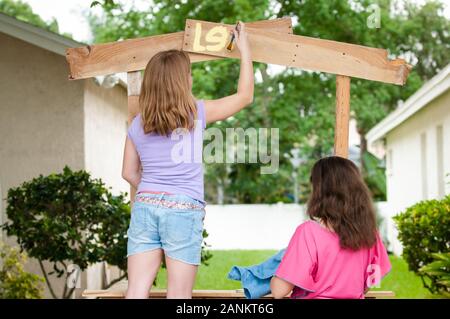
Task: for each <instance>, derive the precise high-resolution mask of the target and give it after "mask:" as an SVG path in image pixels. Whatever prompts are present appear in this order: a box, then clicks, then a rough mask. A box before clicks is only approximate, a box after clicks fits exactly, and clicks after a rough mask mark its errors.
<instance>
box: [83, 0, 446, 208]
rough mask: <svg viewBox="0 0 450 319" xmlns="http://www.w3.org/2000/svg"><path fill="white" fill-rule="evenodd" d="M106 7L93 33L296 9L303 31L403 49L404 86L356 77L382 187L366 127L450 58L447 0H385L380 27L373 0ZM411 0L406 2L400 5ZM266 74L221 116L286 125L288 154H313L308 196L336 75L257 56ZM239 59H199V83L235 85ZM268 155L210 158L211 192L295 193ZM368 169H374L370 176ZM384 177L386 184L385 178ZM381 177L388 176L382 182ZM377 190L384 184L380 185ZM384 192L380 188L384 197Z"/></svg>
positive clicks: (133, 32)
mask: <svg viewBox="0 0 450 319" xmlns="http://www.w3.org/2000/svg"><path fill="white" fill-rule="evenodd" d="M107 2H108V3H105V10H104V16H103V17H101V18H99V17H96V16H94V15H90V17H89V19H90V21H91V26H92V28H93V32H94V35H95V42H109V41H116V40H119V39H125V38H135V37H140V36H147V35H156V34H163V33H168V32H176V31H180V30H184V24H185V19H187V18H194V19H200V20H208V21H215V22H224V23H229V24H234V23H235V22H236V20H243V21H254V20H262V19H270V18H276V17H283V16H291V17H292V18H293V20H294V21H299V23H298V24H296V25H295V27H294V33H295V34H301V35H305V36H312V37H318V38H323V39H331V40H336V41H343V42H349V43H355V44H362V45H367V46H373V47H380V48H386V49H388V51H389V53H390V54H391V55H393V56H403V57H405V58H406V59H407V60H408V61H409V63H411V64H412V65H413V66H414V68H413V71H412V72H411V74H410V76H409V78H408V82H407V84H406V85H405V86H404V87H399V86H395V85H391V84H383V83H377V82H372V81H366V80H360V79H352V87H351V94H352V95H351V110H352V116H353V117H354V118H355V119H356V121H357V129H358V132H359V134H360V136H361V141H360V146H361V147H360V150H361V152H360V153H361V154H360V158H361V160H360V163H363V164H362V165H361V169H362V171H363V174H364V176H365V179H366V182H367V183H368V184H369V186H370V185H373V187H382V185H383V182H380V181H379V179H380V176H378V177H376V178H373V176H372V173H371V172H368V171H369V170H371V169H369V168H368V167H366V165H365V164H366V163H373V161H370V160H364V158H365V157H366V158H367V156H366V155H365V154H367V142H366V139H365V135H366V133H367V132H368V131H369V130H370V129H371V128H372V127H373V126H374V125H375V124H376V123H378V122H379V121H380V120H382V119H383V118H384V117H385V116H386V115H387V114H388V113H389V112H391V111H392V110H394V109H395V108H396V107H397V105H398V103H399V102H400V101H402V100H405V99H407V98H408V97H409V96H410V95H411V94H413V93H414V92H415V91H416V90H417V89H418V88H419V87H420V86H421V85H422V83H423V82H424V81H426V80H427V79H429V78H430V77H432V76H433V75H434V74H436V72H437V71H439V70H440V69H441V68H443V67H444V66H445V65H446V63H448V61H450V50H449V46H450V41H449V32H448V30H449V29H450V25H449V21H448V19H446V18H445V17H444V16H443V10H442V8H443V4H442V2H438V1H428V2H426V3H425V4H424V5H422V4H419V3H417V2H401V1H396V0H380V1H378V2H377V4H378V5H379V7H380V13H381V28H379V29H370V28H369V27H368V26H367V19H368V17H369V15H370V14H371V13H372V12H371V11H370V5H371V4H373V1H369V0H359V1H350V0H348V1H342V0H320V1H319V0H305V1H284V0H279V1H268V0H258V1H249V0H243V1H216V0H205V1H181V0H180V1H174V0H155V1H153V4H152V5H149V6H148V8H146V9H141V10H139V9H137V8H135V7H127V8H126V10H125V9H124V5H123V4H122V2H119V1H107ZM402 5H403V6H402ZM254 66H255V72H256V74H257V75H259V78H260V81H259V82H257V83H256V87H255V100H254V103H253V104H252V105H251V106H249V107H247V108H246V109H244V110H243V111H241V112H239V113H238V114H236V116H234V117H232V118H230V119H228V120H226V121H223V122H221V123H215V124H213V125H211V126H212V127H217V128H219V129H221V130H222V131H223V132H224V133H225V128H226V127H236V126H239V127H242V128H248V127H255V128H258V127H278V128H279V129H280V154H281V155H283V154H284V153H289V151H290V149H291V148H292V147H293V145H294V144H295V143H298V144H299V145H300V147H299V148H300V150H301V153H302V154H303V155H304V156H305V157H306V162H305V163H304V164H303V165H302V166H300V168H299V172H298V173H299V174H298V176H299V179H300V183H299V185H300V187H301V189H300V191H301V198H302V199H303V200H304V199H306V197H307V195H308V192H309V172H310V168H311V166H312V164H313V163H314V162H315V161H316V160H317V159H319V158H320V157H323V156H327V155H331V154H332V146H333V129H334V104H335V97H334V95H335V77H334V76H333V75H329V74H324V73H320V74H319V73H315V72H307V71H300V70H295V69H289V68H285V69H284V71H282V72H280V73H278V74H270V73H269V71H268V69H267V66H266V65H265V64H261V63H254ZM238 68H239V62H238V61H236V60H231V59H227V60H218V61H210V62H202V63H201V64H194V65H193V66H192V69H193V76H194V87H193V92H194V94H195V95H196V96H199V97H202V98H205V99H208V98H218V97H221V96H225V95H228V94H230V93H232V92H233V91H235V90H236V85H237V79H238V75H239V72H238ZM260 166H261V165H260V164H208V165H206V178H205V184H206V187H207V189H206V195H207V199H208V201H212V202H214V201H215V198H214V197H211V194H213V195H216V194H217V189H220V188H224V189H225V193H226V196H225V198H224V199H225V202H236V201H237V202H244V203H256V202H266V203H273V202H277V201H286V202H288V201H290V199H289V196H288V195H289V193H290V192H291V188H292V186H291V185H292V184H293V183H292V181H291V180H290V179H291V178H290V176H291V172H292V168H291V165H290V163H289V161H287V160H286V159H285V158H284V157H283V156H281V157H280V168H279V171H278V173H277V174H273V175H260V173H259V172H260ZM369 175H370V176H369ZM377 185H378V186H377ZM380 185H381V186H380ZM372 193H373V194H374V195H375V196H378V195H377V194H379V193H380V189H376V188H374V189H372ZM381 198H382V197H381Z"/></svg>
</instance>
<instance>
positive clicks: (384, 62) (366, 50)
mask: <svg viewBox="0 0 450 319" xmlns="http://www.w3.org/2000/svg"><path fill="white" fill-rule="evenodd" d="M232 27H233V26H230V25H225V24H220V23H213V22H207V21H200V20H190V19H187V20H186V27H185V32H184V41H183V50H185V51H188V52H193V53H201V54H210V55H213V56H220V57H228V58H239V56H240V54H239V52H238V50H237V49H236V50H233V51H231V52H230V51H228V50H227V49H226V44H227V42H226V41H224V40H223V39H224V37H225V36H226V34H227V33H228V32H229V30H231V28H232ZM247 31H248V38H249V41H250V45H251V49H252V59H253V61H257V62H264V63H273V64H279V65H285V66H289V67H298V68H302V69H306V70H311V71H320V72H327V73H332V74H339V75H346V76H350V77H356V78H362V79H367V80H373V81H380V82H386V83H393V84H399V85H403V84H404V83H405V81H406V78H407V76H408V73H409V70H410V66H409V65H408V64H407V63H406V62H405V61H404V60H401V59H397V60H393V61H390V60H389V59H388V52H387V51H386V50H384V49H377V48H371V47H365V46H361V45H355V44H349V43H343V42H336V41H330V40H321V39H316V38H311V37H304V36H299V35H294V34H280V33H277V32H273V31H270V30H265V29H264V30H263V29H255V28H252V26H251V25H248V26H247ZM224 43H225V44H224Z"/></svg>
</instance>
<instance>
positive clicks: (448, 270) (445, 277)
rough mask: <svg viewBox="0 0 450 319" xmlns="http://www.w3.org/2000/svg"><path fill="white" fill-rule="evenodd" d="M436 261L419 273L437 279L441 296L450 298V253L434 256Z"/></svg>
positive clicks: (437, 286) (421, 269)
mask: <svg viewBox="0 0 450 319" xmlns="http://www.w3.org/2000/svg"><path fill="white" fill-rule="evenodd" d="M433 258H434V261H433V262H432V263H429V264H428V265H425V266H423V267H422V268H420V269H419V271H420V272H421V273H423V274H425V275H428V276H433V277H436V288H437V290H438V292H439V293H440V294H442V295H443V296H445V297H447V298H450V253H443V254H433Z"/></svg>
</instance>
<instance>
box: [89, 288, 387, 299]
mask: <svg viewBox="0 0 450 319" xmlns="http://www.w3.org/2000/svg"><path fill="white" fill-rule="evenodd" d="M125 294H126V289H114V290H85V291H83V293H82V297H83V298H105V299H121V298H124V297H125ZM165 297H166V290H165V289H161V290H152V291H150V294H149V298H165ZM365 297H366V298H368V299H372V298H393V297H395V294H394V293H393V292H392V291H368V292H367V293H366V294H365ZM192 298H193V299H224V298H226V299H245V295H244V292H243V291H242V289H236V290H194V291H193V292H192ZM263 298H264V299H268V298H272V295H270V294H269V295H266V296H264V297H263ZM286 298H288V297H286Z"/></svg>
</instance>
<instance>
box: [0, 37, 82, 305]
mask: <svg viewBox="0 0 450 319" xmlns="http://www.w3.org/2000/svg"><path fill="white" fill-rule="evenodd" d="M0 47H1V50H0V83H1V84H2V85H0V97H1V98H0V136H1V143H0V184H1V186H0V188H1V191H2V193H1V195H2V199H4V198H6V195H7V191H8V189H9V188H11V187H14V186H18V185H20V184H21V183H22V182H24V181H26V180H29V179H31V178H33V177H36V176H38V175H39V174H44V175H46V174H49V173H52V172H59V171H61V170H62V168H63V167H64V165H68V166H70V167H71V168H73V169H82V168H83V167H84V147H83V144H84V137H83V117H84V115H83V113H84V111H83V90H84V87H83V85H84V84H83V82H82V81H80V82H69V81H68V80H67V64H66V61H65V58H64V56H60V55H57V54H55V53H52V52H49V51H46V50H43V49H40V48H38V47H36V46H33V45H31V44H28V43H26V42H23V41H21V40H18V39H15V38H12V37H10V36H7V35H5V34H3V33H0ZM2 207H5V203H3V205H2ZM4 214H5V213H4V209H3V210H2V213H1V217H2V220H1V222H4V221H5V215H4ZM2 239H3V240H4V241H6V242H7V243H9V244H14V243H15V240H14V239H13V238H7V236H6V234H2ZM26 268H27V270H29V271H33V272H35V273H37V274H41V271H40V269H39V267H38V265H37V263H36V262H30V263H29V264H28V265H27V267H26ZM63 284H64V282H63V281H61V280H59V282H58V283H57V284H56V290H57V291H60V290H61V289H62V287H63ZM47 296H49V295H48V293H47Z"/></svg>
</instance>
